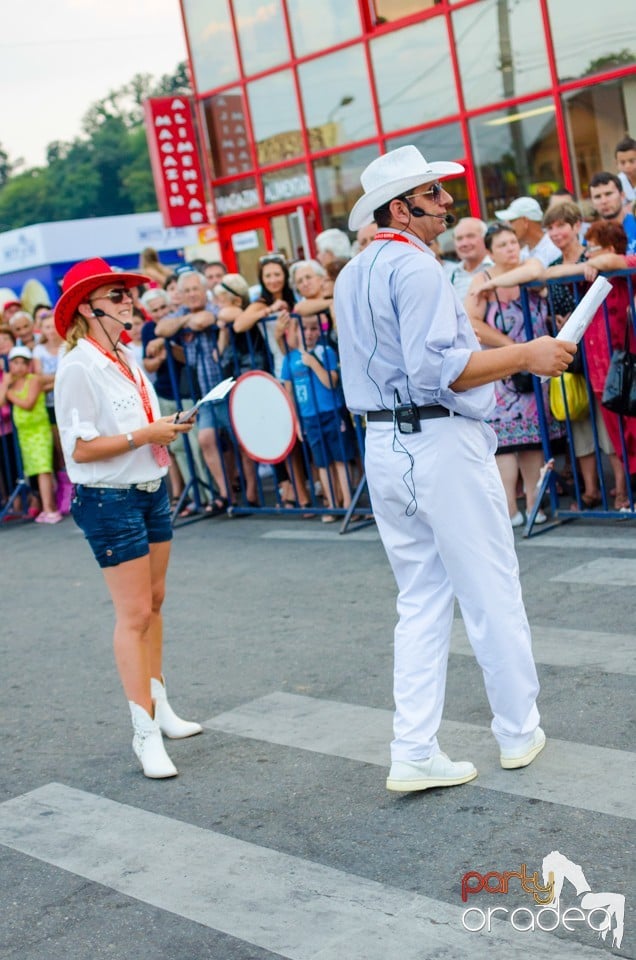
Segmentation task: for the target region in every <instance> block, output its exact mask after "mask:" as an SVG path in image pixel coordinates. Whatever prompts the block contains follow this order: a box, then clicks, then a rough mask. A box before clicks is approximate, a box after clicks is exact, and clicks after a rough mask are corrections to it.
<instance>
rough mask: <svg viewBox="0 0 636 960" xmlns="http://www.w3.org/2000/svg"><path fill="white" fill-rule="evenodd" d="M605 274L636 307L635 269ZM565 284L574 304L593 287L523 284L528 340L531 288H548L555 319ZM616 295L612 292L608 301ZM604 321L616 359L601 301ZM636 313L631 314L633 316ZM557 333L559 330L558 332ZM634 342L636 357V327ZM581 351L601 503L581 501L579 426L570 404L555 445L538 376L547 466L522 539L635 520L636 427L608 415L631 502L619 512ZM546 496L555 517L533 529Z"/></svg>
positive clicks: (569, 281)
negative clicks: (633, 438)
mask: <svg viewBox="0 0 636 960" xmlns="http://www.w3.org/2000/svg"><path fill="white" fill-rule="evenodd" d="M602 276H605V277H607V279H608V280H610V281H614V282H618V283H624V284H626V286H627V296H628V301H629V303H631V304H632V305H633V304H634V287H635V279H636V271H635V270H617V271H612V272H607V273H603V274H602ZM561 284H563V285H566V286H568V287H569V288H570V290H571V292H572V294H573V297H574V301H575V303H577V304H578V303H579V301H580V300H581V299H582V297H583V295H584V294H585V292H586V290H587V288H588V286H589V284H588V283H587V281H585V280H583V278H582V277H576V278H574V279H570V278H568V279H560V280H549V281H548V282H547V284H546V283H545V282H543V283H542V282H540V281H538V282H534V283H530V284H524V285H522V287H521V301H522V306H523V313H524V321H525V328H526V336H527V338H528V339H529V340H530V339H532V338H533V330H532V320H531V310H530V303H529V293H530V291H531V290H533V289H534V290H535V291H536V289H537V288H541V287H545V286H547V288H548V292H547V302H548V306H549V315H550V317H552V319H553V321H554V306H553V292H554V288H555V286H556V285H561ZM611 296H612V294H610V297H611ZM601 309H602V311H603V318H604V327H605V336H606V346H607V347H608V351H609V356H610V357H611V355H612V342H611V337H610V313H609V311H608V303H607V300H606V301H605V302H604V303H603V306H602V308H601ZM633 313H634V311H633V310H632V314H633ZM625 322H626V323H627V322H629V321H628V318H627V317H626V318H625ZM554 332H555V333H556V329H555V330H554ZM631 338H632V339H631V342H632V344H633V352H635V353H636V324H634V325H633V327H632V330H631ZM622 343H623V341H622V338H621V345H620V346H621V348H622ZM579 353H580V355H581V360H582V376H583V377H584V379H585V387H586V390H587V395H588V401H589V420H590V425H591V428H592V436H593V446H594V450H593V453H594V461H595V466H596V472H597V475H598V482H599V489H600V503H598V504H594V505H592V506H591V505H589V504H588V503H586V502H585V501H584V500H583V489H582V484H581V478H580V477H579V475H578V472H577V453H576V446H575V436H574V432H575V429H576V428H575V427H574V421H572V419H571V418H570V411H569V410H567V404H566V418H565V421H563V427H564V436H563V438H562V440H561V441H555V440H553V439H552V438H551V437H550V430H549V417H550V416H551V414H549V411H548V410H547V409H546V404H544V402H543V393H542V385H541V383H540V381H539V379H538V378H537V377H534V378H533V379H534V389H535V397H536V400H537V411H538V417H539V425H540V429H541V443H542V447H543V454H544V459H545V463H544V467H543V469H542V471H541V479H540V483H539V488H538V494H537V499H536V502H535V505H534V507H533V509H532V511H531V512H530V513H529V515H528V517H527V521H526V525H525V528H524V530H523V536H524V537H530V536H535V535H537V534H539V533H544V532H547V531H548V530H551V529H554V528H555V527H557V526H559V525H560V524H561V523H563V522H570V521H573V520H581V519H586V520H588V519H593V520H594V519H595V520H608V519H614V520H633V519H636V502H635V493H634V490H633V489H632V483H634V482H635V481H636V476H633V475H630V470H629V446H630V445H629V437H626V429H627V432H628V433H629V434H631V427H632V425H631V423H630V424H629V426H628V421H632V420H634V421H635V423H634V429H636V418H632V417H629V418H627V417H619V416H618V415H617V414H610V416H612V417H616V419H617V423H618V431H619V438H620V444H619V449H618V450H615V451H614V452H615V453H616V454H617V455H618V457H619V458H620V460H621V461H622V466H623V474H624V480H625V487H626V491H627V494H626V495H627V499H628V503H629V508H622V509H617V508H616V507H615V505H614V503H613V501H614V493H613V492H612V489H611V485H612V484H613V482H614V481H613V478H612V477H611V476H610V474H611V472H612V471H611V470H610V467H609V460H608V457H607V454H606V453H604V452H603V450H602V449H601V443H600V441H599V427H600V426H601V424H600V422H599V417H600V416H601V414H600V397H599V396H598V394H595V393H594V390H593V389H592V385H591V383H590V377H589V370H588V357H587V355H586V350H585V343H584V341H581V343H580V344H579ZM632 457H633V458H634V459H635V460H636V448H635V449H634V451H633V453H632ZM568 461H569V464H570V467H571V478H570V477H569V476H568V475H567V474H566V470H565V468H566V465H567V463H568ZM546 495H548V496H549V501H550V511H551V515H552V516H551V518H550V519H549V520H548V522H546V523H544V524H542V525H541V526H537V527H536V528H535V520H536V517H537V513H538V512H539V510H540V509H541V502H542V500H543V499H544V497H545V496H546Z"/></svg>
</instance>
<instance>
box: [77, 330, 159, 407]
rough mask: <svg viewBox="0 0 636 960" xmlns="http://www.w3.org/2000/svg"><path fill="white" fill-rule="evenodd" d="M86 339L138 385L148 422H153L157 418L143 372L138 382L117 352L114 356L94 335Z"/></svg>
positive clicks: (128, 378)
mask: <svg viewBox="0 0 636 960" xmlns="http://www.w3.org/2000/svg"><path fill="white" fill-rule="evenodd" d="M86 339H87V340H88V342H89V343H92V344H93V346H94V347H95V348H96V349H97V350H99V352H100V353H102V354H103V355H104V356H105V357H107V358H108V359H109V360H110V362H111V363H114V364H115V366H116V367H117V368H118V369H119V370H120V371H121V372H122V373H123V375H124V376H125V377H126V379H127V380H130V381H131V382H132V383H134V385H135V387H136V389H137V391H138V393H139V397H140V399H141V402H142V404H143V408H144V413H145V414H146V417H147V419H148V423H153V422H154V419H155V418H154V415H153V412H152V404H151V402H150V395H149V393H148V388H147V386H146V384H145V382H144V378H143V376H141V374H140V375H139V382H138V381H137V378H136V377H135V375H134V373H133V372H132V370H129V369H128V367H127V366H126V364H125V363H122V361H121V360H120V358H119V357H118V356H117V355H116V354H115V356H113V355H112V354H111V353H109V352H108V350H105V349H104V348H103V347H102V345H101V343H98V342H97V340H94V339H93V337H88V336H87V337H86Z"/></svg>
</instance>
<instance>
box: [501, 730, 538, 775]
mask: <svg viewBox="0 0 636 960" xmlns="http://www.w3.org/2000/svg"><path fill="white" fill-rule="evenodd" d="M545 745H546V738H545V737H544V738H543V740H542V741H541V743H538V744H537V745H536V746H535V747H533V748H532V749H531V750H528V752H527V753H524V754H523V756H521V757H500V758H499V762H500V763H501V766H502V767H503V769H504V770H518V769H519V768H520V767H527V766H529V764H531V763H532V761H533V760H534V759H535V757H538V756H539V754H540V753H541V751H542V750H543V748H544V747H545Z"/></svg>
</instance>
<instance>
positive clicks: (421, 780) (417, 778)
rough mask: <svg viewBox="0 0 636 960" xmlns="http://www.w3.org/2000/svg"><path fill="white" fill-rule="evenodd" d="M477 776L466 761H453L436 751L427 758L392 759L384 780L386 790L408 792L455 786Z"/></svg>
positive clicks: (472, 767)
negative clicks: (410, 759)
mask: <svg viewBox="0 0 636 960" xmlns="http://www.w3.org/2000/svg"><path fill="white" fill-rule="evenodd" d="M476 776H477V770H476V769H475V767H474V766H473V765H472V763H468V762H467V761H459V762H457V763H456V762H454V761H453V760H450V759H449V758H448V757H447V756H446V754H445V753H436V754H435V756H433V757H429V758H428V760H413V761H408V762H404V761H401V760H394V761H393V763H392V764H391V769H390V771H389V776H388V778H387V781H386V788H387V790H396V791H399V792H401V793H409V792H410V791H412V790H430V789H431V787H455V786H457V785H458V784H460V783H468V781H469V780H474V779H475V777H476Z"/></svg>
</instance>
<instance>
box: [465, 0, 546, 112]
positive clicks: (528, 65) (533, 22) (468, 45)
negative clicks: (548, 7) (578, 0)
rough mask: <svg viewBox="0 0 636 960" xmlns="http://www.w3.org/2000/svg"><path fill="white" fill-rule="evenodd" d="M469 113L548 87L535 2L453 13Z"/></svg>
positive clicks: (485, 2)
mask: <svg viewBox="0 0 636 960" xmlns="http://www.w3.org/2000/svg"><path fill="white" fill-rule="evenodd" d="M453 30H454V32H455V45H456V47H457V56H458V58H459V68H460V73H461V78H462V87H463V90H464V100H465V103H466V106H467V107H468V109H471V108H472V107H481V106H483V105H484V104H486V103H495V102H496V101H497V100H511V99H512V98H513V97H519V96H522V95H524V94H526V93H532V92H533V91H535V90H537V91H538V90H542V89H544V88H546V87H548V86H550V71H549V68H548V57H547V51H546V46H545V37H544V31H543V24H542V20H541V11H540V8H539V2H538V0H516V2H515V3H507V2H501V0H482V2H481V3H477V4H474V5H473V6H469V7H465V8H464V9H463V10H457V11H456V12H455V13H453Z"/></svg>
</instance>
